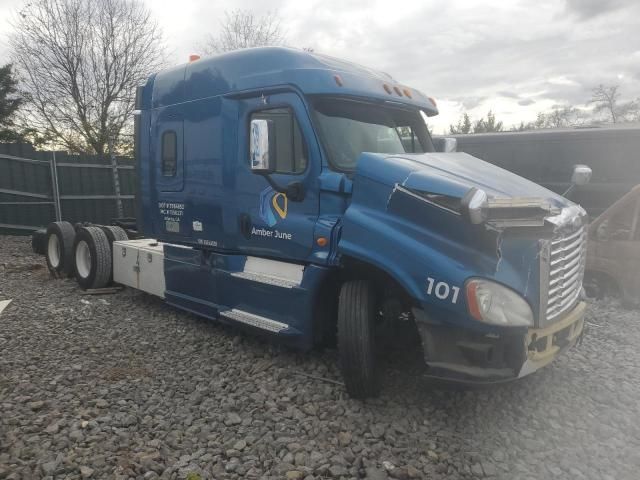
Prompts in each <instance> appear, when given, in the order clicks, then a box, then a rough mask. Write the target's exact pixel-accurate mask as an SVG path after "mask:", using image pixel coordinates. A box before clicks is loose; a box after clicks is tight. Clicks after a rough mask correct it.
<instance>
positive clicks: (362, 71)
mask: <svg viewBox="0 0 640 480" xmlns="http://www.w3.org/2000/svg"><path fill="white" fill-rule="evenodd" d="M136 104H137V105H136V107H137V111H136V115H135V156H136V161H137V181H138V192H137V202H138V205H137V209H138V212H137V219H138V228H139V230H140V232H141V233H142V234H143V235H144V236H145V237H146V239H138V240H126V239H124V238H123V237H122V236H118V235H114V229H113V228H111V229H110V230H105V229H100V228H97V227H81V228H79V229H78V231H77V233H75V234H73V241H72V242H71V240H70V239H71V238H72V233H71V232H70V231H69V226H68V225H63V226H61V225H59V224H55V225H53V226H52V227H50V229H49V236H48V250H49V252H48V254H47V257H48V263H49V264H50V268H52V269H53V270H56V269H58V270H60V269H61V268H63V267H62V266H61V265H63V264H64V265H63V266H64V268H66V269H70V268H72V270H73V272H74V274H75V275H76V278H78V281H79V282H80V283H81V285H82V286H83V287H85V288H95V287H101V286H104V285H105V284H106V283H108V282H109V281H110V280H111V278H113V280H114V281H116V282H118V283H121V284H125V285H130V286H131V287H134V288H139V289H142V290H145V291H148V292H150V293H153V294H156V295H158V296H161V297H163V298H164V299H165V301H166V302H167V303H169V304H171V305H173V306H175V307H177V308H180V309H183V310H187V311H189V312H193V313H196V314H198V315H201V316H204V317H207V318H211V319H218V320H221V321H225V322H231V323H233V324H237V325H243V326H245V327H247V328H249V329H251V330H255V331H260V332H264V333H267V334H269V335H271V336H273V337H276V338H278V339H280V340H281V341H282V342H285V343H287V344H289V345H292V346H294V347H297V348H301V349H309V348H312V347H313V346H314V345H317V344H320V343H322V342H326V341H327V340H330V339H332V338H334V339H336V338H337V346H338V350H339V358H340V364H341V369H342V373H343V377H344V380H345V384H346V388H347V390H348V392H349V393H350V394H351V395H352V396H354V397H358V398H364V397H369V396H373V395H376V394H377V393H378V391H379V385H380V382H379V380H380V368H379V367H380V365H379V362H378V358H377V353H378V352H379V349H380V348H383V347H381V345H384V342H382V341H381V340H383V339H382V338H381V337H384V336H388V335H391V334H393V331H394V330H395V328H396V326H397V328H400V324H404V323H410V324H412V325H413V326H414V327H415V330H414V331H415V332H416V333H415V335H416V337H418V338H419V340H420V342H419V343H420V345H421V347H422V353H423V355H424V360H425V362H426V365H427V366H428V368H429V374H431V375H435V376H438V377H444V378H448V379H453V380H458V381H463V382H499V381H505V380H511V379H515V378H518V377H522V376H524V375H526V374H529V373H531V372H533V371H535V370H537V369H538V368H540V367H541V366H543V365H545V364H547V363H549V362H550V361H551V360H552V359H553V358H555V357H556V356H557V354H558V353H559V352H560V351H561V350H563V349H565V348H568V347H570V346H571V345H573V344H574V343H576V341H577V340H578V338H579V337H580V335H581V334H582V332H583V317H584V313H585V303H584V302H583V301H582V277H583V273H584V265H585V257H586V215H585V212H584V210H582V208H581V207H579V206H577V205H575V204H573V203H571V202H570V201H568V200H566V199H565V198H563V197H562V196H559V195H557V194H555V193H553V192H551V191H549V190H546V189H544V188H542V187H540V186H539V185H537V184H534V183H532V182H530V181H528V180H525V179H523V178H521V177H518V176H516V175H514V174H512V173H510V172H507V171H506V170H503V169H501V168H499V167H496V166H494V165H491V164H489V163H485V162H483V161H481V160H478V159H476V158H474V157H472V156H470V155H468V154H465V153H456V152H455V151H454V150H455V141H452V140H451V139H436V140H434V139H432V138H431V136H430V134H429V130H428V128H427V121H428V118H429V117H432V116H434V115H436V114H437V113H438V111H437V108H436V104H435V102H434V101H433V99H431V98H430V97H426V96H425V95H423V94H422V93H421V92H419V91H418V90H416V89H414V88H409V87H407V86H404V85H400V84H398V83H397V82H396V81H394V80H393V78H392V77H390V76H388V75H386V74H384V73H381V72H377V71H373V70H370V69H367V68H364V67H362V66H359V65H355V64H353V63H349V62H345V61H341V60H337V59H335V58H331V57H327V56H323V55H318V54H314V53H308V52H303V51H299V50H295V49H288V48H256V49H247V50H241V51H236V52H231V53H227V54H223V55H220V56H215V57H210V58H205V59H200V60H197V61H193V62H190V63H188V64H186V65H181V66H179V67H176V68H172V69H169V70H165V71H162V72H159V73H157V74H155V75H152V76H151V77H150V78H149V79H148V81H147V82H146V84H145V85H143V86H141V87H140V88H139V89H138V92H137V99H136ZM587 170H588V169H583V168H580V167H578V168H577V169H576V171H575V172H574V177H575V178H574V180H575V182H576V183H581V182H584V181H585V180H586V178H587V177H588V171H587ZM59 223H60V222H59ZM62 223H64V222H62ZM63 230H64V231H65V232H66V233H65V232H63ZM61 232H62V233H61ZM109 232H111V233H109ZM107 237H109V238H107ZM105 242H106V243H105ZM70 243H72V245H71V246H69V244H70ZM107 256H108V258H107ZM49 257H51V258H49Z"/></svg>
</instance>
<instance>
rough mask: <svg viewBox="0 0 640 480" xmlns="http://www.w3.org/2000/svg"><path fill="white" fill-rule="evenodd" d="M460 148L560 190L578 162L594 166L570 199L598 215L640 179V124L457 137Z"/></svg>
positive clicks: (589, 212) (543, 184)
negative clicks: (582, 184) (589, 179)
mask: <svg viewBox="0 0 640 480" xmlns="http://www.w3.org/2000/svg"><path fill="white" fill-rule="evenodd" d="M454 137H455V138H456V139H457V141H458V150H459V151H463V152H466V153H468V154H470V155H473V156H475V157H478V158H481V159H482V160H486V161H487V162H491V163H493V164H495V165H498V166H499V167H502V168H505V169H507V170H509V171H510V172H513V173H516V174H518V175H521V176H523V177H525V178H527V179H529V180H531V181H533V182H536V183H539V184H540V185H542V186H544V187H546V188H548V189H550V190H553V191H554V192H556V193H560V194H562V193H563V192H564V191H566V190H567V188H568V187H569V178H570V177H571V172H572V170H573V166H574V164H577V163H579V164H584V165H587V166H589V167H590V168H591V169H592V170H593V178H592V179H591V182H589V184H588V185H585V186H582V187H579V188H576V189H575V190H574V191H573V192H572V194H571V196H570V197H569V198H570V199H571V200H573V201H574V202H576V203H579V204H580V205H581V206H582V207H583V208H584V209H585V210H586V211H587V213H588V214H589V215H590V216H591V218H595V217H597V216H598V215H600V214H601V213H602V212H604V211H605V210H606V209H607V208H608V207H609V206H611V205H612V204H613V203H615V202H616V201H617V200H619V199H620V198H621V197H622V196H623V195H624V194H625V193H626V192H628V191H629V190H630V189H631V188H632V187H633V186H634V185H636V184H638V183H640V153H638V152H640V124H637V123H635V124H615V125H602V126H590V127H576V128H555V129H542V130H533V131H525V132H498V133H482V134H473V135H455V136H454Z"/></svg>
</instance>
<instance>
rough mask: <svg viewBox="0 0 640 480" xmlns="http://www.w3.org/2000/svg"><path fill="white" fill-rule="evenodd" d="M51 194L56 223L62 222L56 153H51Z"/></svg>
mask: <svg viewBox="0 0 640 480" xmlns="http://www.w3.org/2000/svg"><path fill="white" fill-rule="evenodd" d="M51 193H52V196H53V206H54V209H55V212H56V221H58V222H59V221H60V220H62V207H61V206H60V188H59V185H58V165H57V164H56V152H51Z"/></svg>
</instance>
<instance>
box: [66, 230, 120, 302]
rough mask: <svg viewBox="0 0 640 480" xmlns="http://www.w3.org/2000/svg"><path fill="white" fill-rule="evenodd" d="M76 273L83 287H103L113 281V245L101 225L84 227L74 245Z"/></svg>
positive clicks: (79, 283) (77, 235)
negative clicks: (111, 245) (110, 244)
mask: <svg viewBox="0 0 640 480" xmlns="http://www.w3.org/2000/svg"><path fill="white" fill-rule="evenodd" d="M73 252H74V253H73V254H74V259H75V262H74V264H75V275H76V280H77V282H78V285H80V287H82V289H84V290H86V289H88V288H103V287H106V286H107V285H109V283H111V275H112V259H111V247H110V246H109V240H108V239H107V236H106V235H105V233H104V232H103V231H102V230H101V229H100V228H99V227H82V228H80V229H79V230H78V233H77V234H76V241H75V243H74V246H73Z"/></svg>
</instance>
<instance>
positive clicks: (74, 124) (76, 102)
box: [10, 0, 163, 155]
mask: <svg viewBox="0 0 640 480" xmlns="http://www.w3.org/2000/svg"><path fill="white" fill-rule="evenodd" d="M14 29H15V33H14V34H13V35H12V36H11V38H10V46H11V50H12V57H13V60H14V63H15V65H16V67H17V70H18V74H19V77H20V80H21V86H22V91H23V94H24V97H25V100H26V109H25V110H26V115H27V119H28V122H29V124H30V125H31V126H32V127H34V128H35V129H36V130H37V131H38V132H39V133H40V134H41V135H44V136H46V137H48V138H50V139H51V142H52V143H54V144H57V145H62V146H64V147H65V148H67V149H68V150H69V151H72V152H89V153H96V154H98V155H104V154H105V153H107V152H108V151H112V150H113V149H117V148H118V147H119V146H122V144H123V143H127V142H126V138H124V137H125V135H124V130H125V129H128V128H129V126H130V124H131V119H132V113H133V109H134V99H135V90H136V87H137V86H138V85H140V84H141V83H143V82H144V81H145V79H146V78H147V77H148V76H149V75H150V74H151V73H152V72H153V71H155V70H157V69H158V68H159V67H160V66H161V65H162V63H163V50H162V44H161V41H162V38H161V32H160V29H159V27H158V26H157V24H156V23H155V22H154V21H153V19H152V18H151V14H150V12H149V10H148V9H147V8H146V7H145V6H144V5H143V4H142V3H140V2H136V1H133V0H37V1H33V2H31V3H28V4H27V5H26V6H25V8H24V9H23V10H21V11H20V12H19V16H18V17H17V20H16V21H15V22H14Z"/></svg>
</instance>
